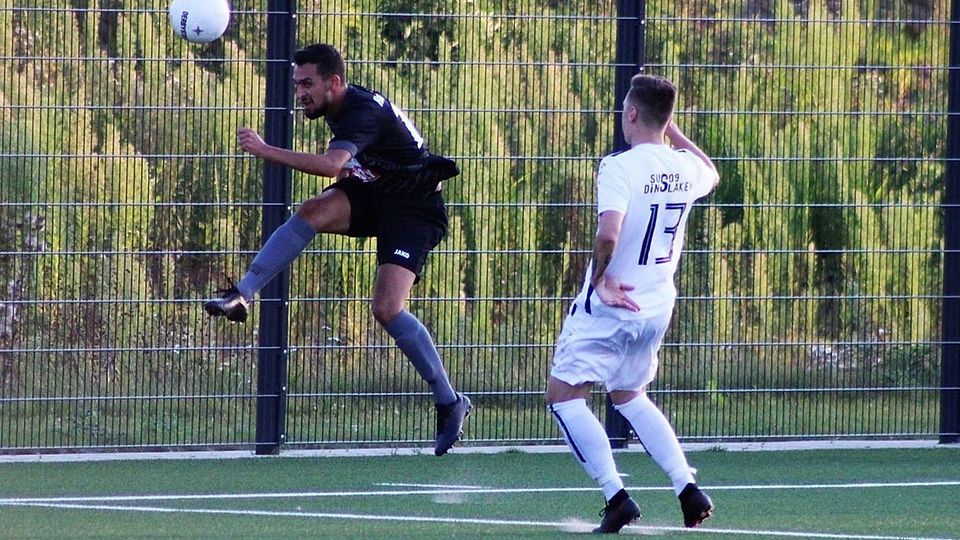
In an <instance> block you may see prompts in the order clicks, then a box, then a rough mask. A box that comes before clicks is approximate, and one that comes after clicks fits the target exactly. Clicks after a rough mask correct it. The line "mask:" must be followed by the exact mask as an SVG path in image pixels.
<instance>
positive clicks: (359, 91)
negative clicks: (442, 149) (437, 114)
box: [325, 85, 459, 191]
mask: <svg viewBox="0 0 960 540" xmlns="http://www.w3.org/2000/svg"><path fill="white" fill-rule="evenodd" d="M325 120H326V121H327V125H328V126H330V131H332V132H333V138H332V139H331V140H330V144H329V146H328V148H329V149H331V150H332V149H337V148H339V149H341V150H346V151H347V152H350V154H351V155H352V156H353V159H351V160H350V161H348V162H347V164H346V165H345V168H346V169H348V171H349V175H350V176H353V177H356V178H358V179H360V180H362V181H365V182H373V181H376V182H378V184H379V185H381V186H383V189H384V190H387V191H393V190H397V191H432V189H434V188H436V185H437V182H439V181H441V180H445V179H446V178H450V177H452V176H455V175H456V174H457V173H458V172H459V171H456V165H455V164H453V162H451V161H449V160H447V159H445V158H441V157H440V156H431V155H430V152H429V151H428V149H427V144H426V142H425V141H424V139H423V136H422V135H420V132H419V131H418V130H417V127H416V126H415V125H414V124H413V122H411V121H410V119H409V118H407V115H406V114H405V113H404V112H403V111H402V110H401V109H400V108H399V107H397V106H395V105H393V104H392V103H390V101H389V100H387V98H385V97H384V96H382V95H381V94H378V93H376V92H372V91H370V90H367V89H366V88H363V87H361V86H356V85H350V86H349V87H348V88H347V93H346V95H345V96H344V98H343V104H342V105H341V107H340V111H339V114H338V115H337V116H336V117H335V118H331V117H329V116H327V117H325ZM442 162H446V163H445V164H444V165H445V166H446V170H445V171H444V172H443V173H442V174H437V171H438V167H437V164H438V163H442ZM451 167H452V169H451ZM422 176H425V177H427V178H421V177H422ZM441 176H445V177H442V178H438V177H441ZM424 180H426V181H424ZM431 183H432V186H433V187H432V188H431V187H429V186H428V185H427V184H431Z"/></svg>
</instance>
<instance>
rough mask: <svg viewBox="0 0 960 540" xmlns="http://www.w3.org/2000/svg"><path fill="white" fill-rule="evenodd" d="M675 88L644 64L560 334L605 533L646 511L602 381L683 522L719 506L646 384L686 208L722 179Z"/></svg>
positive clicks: (579, 441) (557, 391)
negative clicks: (679, 111)
mask: <svg viewBox="0 0 960 540" xmlns="http://www.w3.org/2000/svg"><path fill="white" fill-rule="evenodd" d="M676 95H677V89H676V87H675V86H674V85H673V84H672V83H671V82H670V81H668V80H667V79H664V78H662V77H656V76H650V75H642V74H640V75H635V76H634V77H633V79H632V80H631V82H630V90H629V92H628V93H627V96H626V97H625V98H624V100H623V113H622V114H623V117H622V120H623V135H624V139H625V140H626V142H627V143H628V144H629V145H630V149H629V150H627V151H624V152H621V153H617V154H613V155H609V156H607V157H605V158H604V159H603V161H601V163H600V167H599V171H598V173H597V213H598V215H599V224H598V227H597V236H596V239H595V241H594V248H593V259H592V261H591V263H590V266H589V267H588V268H587V272H586V276H585V279H584V283H583V289H582V290H581V291H580V294H579V295H578V296H577V298H576V300H575V301H574V305H573V306H572V307H571V309H570V314H569V315H568V316H567V318H566V320H565V321H564V324H563V329H562V331H561V333H560V336H559V337H558V339H557V347H556V351H555V353H554V358H553V365H552V367H551V370H550V378H549V380H548V382H547V392H546V401H547V404H548V406H549V408H550V411H551V413H553V415H554V417H555V418H556V420H557V423H558V424H559V425H560V428H561V430H562V431H563V435H564V438H565V439H566V441H567V444H568V445H569V446H570V449H571V451H573V453H574V455H575V457H576V458H577V460H578V461H579V462H580V464H581V465H582V466H583V468H584V470H586V471H587V474H589V475H590V476H591V477H592V478H593V479H594V480H596V481H597V483H598V484H600V487H601V489H602V490H603V494H604V498H605V500H606V501H607V503H606V506H605V508H604V511H603V521H602V522H601V524H600V526H599V527H598V528H597V529H595V531H594V532H602V533H616V532H619V531H620V529H621V528H623V527H624V526H625V525H627V524H628V523H631V522H633V521H634V520H636V519H638V518H639V517H640V508H639V507H638V506H637V504H636V502H634V501H633V499H631V498H630V495H629V494H627V492H626V491H625V490H624V488H623V481H622V480H621V478H620V475H619V473H618V472H617V468H616V464H615V463H614V460H613V452H612V451H611V449H610V443H609V440H608V439H607V434H606V432H605V431H604V429H603V426H602V425H601V424H600V421H599V420H598V419H597V417H596V416H595V415H594V414H593V412H592V411H591V410H590V408H589V407H588V406H587V402H586V398H587V397H588V396H589V394H590V390H591V388H592V386H593V384H594V383H602V384H603V385H604V386H605V387H606V391H607V392H609V393H610V398H611V400H612V401H613V403H614V406H615V407H616V409H617V410H618V411H619V412H620V413H621V414H622V415H623V416H624V417H625V418H626V419H627V420H628V421H629V422H630V425H631V426H632V427H633V430H634V432H635V433H636V435H637V438H639V439H640V442H641V443H642V444H643V446H644V448H646V450H647V452H648V453H649V454H650V455H651V456H652V457H653V459H654V460H655V461H656V462H657V464H658V465H660V467H661V468H662V469H663V470H664V472H666V473H667V475H668V476H669V477H670V479H671V481H672V482H673V487H674V491H675V493H676V494H677V497H678V498H679V500H680V507H681V510H682V512H683V518H684V525H685V526H687V527H696V526H697V525H699V524H700V523H702V522H703V520H705V519H706V518H708V517H710V514H711V513H712V512H713V503H712V501H711V500H710V498H709V497H708V496H707V495H706V493H704V492H702V491H701V490H700V489H699V488H698V487H697V485H696V482H695V480H694V478H693V473H694V472H695V471H694V470H693V469H691V468H690V466H689V465H688V464H687V459H686V457H685V456H684V453H683V450H682V449H681V448H680V444H679V443H678V442H677V436H676V434H675V433H674V431H673V428H672V427H671V426H670V423H669V421H668V420H667V419H666V417H665V416H664V415H663V413H662V412H661V411H660V409H659V408H658V407H657V406H656V405H655V404H654V403H653V402H652V401H650V399H649V398H648V397H647V395H646V392H645V390H646V386H647V385H648V384H649V383H650V382H651V381H653V379H654V377H655V376H656V373H657V366H658V360H657V351H658V350H659V349H660V345H661V343H662V341H663V336H664V334H665V333H666V331H667V327H668V325H669V324H670V317H671V315H672V313H673V306H674V301H675V299H676V296H677V290H676V287H675V286H674V283H673V276H674V273H675V271H676V269H677V263H678V262H679V260H680V253H681V252H682V250H683V238H684V230H685V228H686V223H687V217H688V216H689V215H690V210H691V208H692V206H693V203H694V201H696V200H697V199H699V198H701V197H704V196H706V195H707V194H709V193H710V192H711V191H712V190H713V188H714V187H716V185H717V182H718V178H719V177H718V175H717V170H716V167H714V165H713V162H711V161H710V158H709V157H708V156H707V155H706V154H705V153H704V152H703V151H702V150H700V148H699V147H697V145H696V144H694V143H693V142H691V141H690V140H689V139H688V138H687V137H686V136H685V135H684V134H683V132H681V131H680V129H679V128H678V127H677V126H676V125H675V124H674V123H673V122H672V116H673V108H674V104H675V102H676ZM667 141H669V144H668V142H667Z"/></svg>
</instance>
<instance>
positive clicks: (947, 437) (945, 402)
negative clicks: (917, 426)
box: [940, 0, 960, 444]
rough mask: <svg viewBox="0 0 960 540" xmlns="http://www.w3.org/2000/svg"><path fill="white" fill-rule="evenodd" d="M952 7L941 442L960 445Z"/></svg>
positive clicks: (959, 41) (956, 82)
mask: <svg viewBox="0 0 960 540" xmlns="http://www.w3.org/2000/svg"><path fill="white" fill-rule="evenodd" d="M951 4H952V7H951V9H950V70H949V72H948V75H947V79H948V85H947V87H948V90H947V92H948V94H947V156H946V159H947V174H946V185H945V186H944V190H943V232H944V237H943V321H942V325H943V326H942V328H943V331H942V333H943V344H942V349H941V351H942V353H941V357H940V442H941V443H944V444H945V443H956V442H960V161H958V160H960V0H953V2H951Z"/></svg>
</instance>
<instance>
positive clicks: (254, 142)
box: [237, 127, 267, 156]
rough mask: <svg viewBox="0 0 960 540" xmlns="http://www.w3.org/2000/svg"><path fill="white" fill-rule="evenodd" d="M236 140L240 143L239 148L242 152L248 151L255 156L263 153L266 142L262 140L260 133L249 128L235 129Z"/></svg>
mask: <svg viewBox="0 0 960 540" xmlns="http://www.w3.org/2000/svg"><path fill="white" fill-rule="evenodd" d="M237 142H238V143H240V148H242V149H243V151H244V152H249V153H251V154H253V155H255V156H261V155H263V151H264V150H265V149H266V148H267V143H265V142H263V139H262V138H261V137H260V135H259V134H258V133H257V132H256V131H254V130H252V129H250V128H245V127H242V128H239V129H237Z"/></svg>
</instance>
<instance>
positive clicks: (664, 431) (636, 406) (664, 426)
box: [615, 394, 694, 495]
mask: <svg viewBox="0 0 960 540" xmlns="http://www.w3.org/2000/svg"><path fill="white" fill-rule="evenodd" d="M615 408H616V409H617V410H618V411H620V414H622V415H623V416H624V418H626V419H627V420H628V421H629V422H630V425H631V426H633V431H634V433H636V434H637V438H638V439H640V443H641V444H643V447H644V448H646V449H647V453H648V454H650V457H652V458H653V460H654V461H656V462H657V465H660V468H661V469H663V472H665V473H667V476H669V477H670V481H671V482H673V490H674V491H675V492H676V494H677V495H680V492H681V491H683V488H684V487H686V485H687V484H689V483H692V482H694V480H693V473H694V470H693V469H691V468H690V465H688V464H687V458H686V456H684V455H683V449H681V448H680V443H679V442H678V441H677V435H676V433H674V431H673V428H672V427H671V426H670V422H668V421H667V417H666V416H664V415H663V413H662V412H660V409H659V408H657V406H656V404H654V403H653V402H652V401H650V398H648V397H647V395H646V394H640V395H639V396H638V397H636V398H634V399H631V400H630V401H628V402H626V403H624V404H623V405H615Z"/></svg>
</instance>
